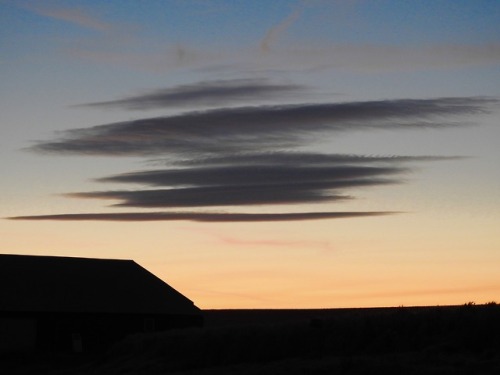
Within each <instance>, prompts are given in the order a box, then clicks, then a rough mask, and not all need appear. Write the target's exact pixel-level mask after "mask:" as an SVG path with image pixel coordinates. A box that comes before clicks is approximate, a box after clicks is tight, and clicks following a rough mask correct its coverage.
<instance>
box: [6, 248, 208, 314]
mask: <svg viewBox="0 0 500 375" xmlns="http://www.w3.org/2000/svg"><path fill="white" fill-rule="evenodd" d="M2 311H3V312H73V313H132V314H133V313H150V314H199V313H200V310H199V309H198V308H197V307H196V306H195V305H194V304H193V302H192V301H190V300H189V299H188V298H186V297H184V296H183V295H182V294H180V293H179V292H177V291H176V290H175V289H173V288H172V287H171V286H169V285H168V284H166V283H165V282H163V281H162V280H160V279H159V278H157V277H156V276H155V275H153V274H152V273H150V272H148V271H147V270H146V269H144V268H142V267H141V266H140V265H138V264H137V263H135V262H134V261H132V260H115V259H89V258H70V257H53V256H28V255H0V312H2Z"/></svg>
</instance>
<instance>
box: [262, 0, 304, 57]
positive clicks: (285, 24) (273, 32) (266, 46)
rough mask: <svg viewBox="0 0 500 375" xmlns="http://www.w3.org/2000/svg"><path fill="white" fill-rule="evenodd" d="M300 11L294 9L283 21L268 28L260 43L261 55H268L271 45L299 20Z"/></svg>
mask: <svg viewBox="0 0 500 375" xmlns="http://www.w3.org/2000/svg"><path fill="white" fill-rule="evenodd" d="M301 13H302V9H296V10H294V11H293V12H292V13H290V14H289V15H288V16H287V17H286V18H285V19H284V20H282V21H281V22H280V23H278V24H277V25H275V26H273V27H272V28H270V29H269V30H268V31H267V33H266V35H265V36H264V38H262V40H261V41H260V50H261V52H262V53H268V52H269V50H270V48H271V44H272V43H273V42H274V41H275V40H276V39H278V38H279V37H280V36H281V35H282V34H283V33H285V31H286V30H287V29H288V28H289V27H290V26H292V24H293V23H294V22H295V21H296V20H297V19H298V18H299V16H300V14H301Z"/></svg>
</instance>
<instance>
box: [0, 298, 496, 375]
mask: <svg viewBox="0 0 500 375" xmlns="http://www.w3.org/2000/svg"><path fill="white" fill-rule="evenodd" d="M204 313H205V321H206V325H205V327H204V328H198V329H187V330H172V331H168V332H163V333H155V334H141V335H134V336H130V337H127V338H126V339H124V340H122V341H120V342H118V343H116V344H115V345H114V346H112V347H111V348H110V349H109V350H108V351H107V352H106V353H104V354H103V353H101V354H94V355H89V354H83V355H82V354H81V355H70V354H66V355H63V354H51V355H49V356H44V357H40V356H38V357H37V356H33V355H32V356H25V357H24V358H17V359H16V358H10V360H7V361H4V363H3V364H2V365H1V366H0V373H8V374H26V373H37V374H96V375H104V374H106V375H108V374H109V375H114V374H148V375H149V374H154V375H157V374H193V375H194V374H197V375H198V374H199V375H205V374H207V375H208V374H292V375H293V374H500V306H498V305H497V304H495V303H490V304H487V305H474V304H472V303H469V304H466V305H464V306H447V307H398V308H386V309H332V310H330V309H327V310H232V311H231V310H225V311H223V310H218V311H215V310H212V311H205V312H204ZM18 360H22V364H19V361H18Z"/></svg>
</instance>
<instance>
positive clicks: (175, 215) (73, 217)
mask: <svg viewBox="0 0 500 375" xmlns="http://www.w3.org/2000/svg"><path fill="white" fill-rule="evenodd" d="M398 213H400V212H391V211H368V212H300V213H274V214H249V213H203V212H147V213H146V212H128V213H127V212H125V213H87V214H60V215H33V216H14V217H9V218H8V219H10V220H37V221H45V220H57V221H132V222H135V221H197V222H213V223H217V222H226V223H236V222H268V221H302V220H328V219H346V218H361V217H374V216H387V215H394V214H398Z"/></svg>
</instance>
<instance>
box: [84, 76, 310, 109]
mask: <svg viewBox="0 0 500 375" xmlns="http://www.w3.org/2000/svg"><path fill="white" fill-rule="evenodd" d="M304 89H305V87H303V86H299V85H292V84H274V83H271V82H269V81H268V80H266V79H234V80H220V81H205V82H198V83H194V84H189V85H180V86H176V87H172V88H167V89H161V90H155V91H151V92H146V93H144V94H141V95H136V96H130V97H126V98H123V99H117V100H112V101H104V102H95V103H88V104H82V105H80V106H85V107H101V108H110V107H118V108H122V109H128V110H145V109H156V108H168V107H194V106H210V107H212V106H222V105H223V106H228V105H231V104H235V103H247V104H248V103H249V102H252V101H263V100H268V99H271V98H273V97H276V96H279V97H288V96H290V94H294V93H298V92H302V93H303V91H304Z"/></svg>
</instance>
